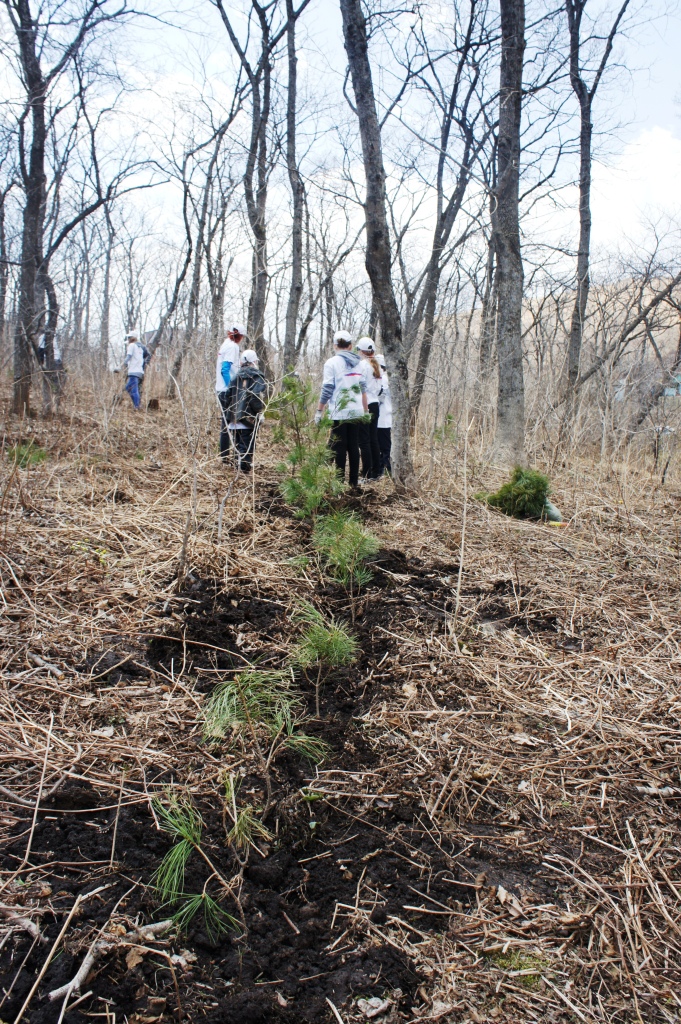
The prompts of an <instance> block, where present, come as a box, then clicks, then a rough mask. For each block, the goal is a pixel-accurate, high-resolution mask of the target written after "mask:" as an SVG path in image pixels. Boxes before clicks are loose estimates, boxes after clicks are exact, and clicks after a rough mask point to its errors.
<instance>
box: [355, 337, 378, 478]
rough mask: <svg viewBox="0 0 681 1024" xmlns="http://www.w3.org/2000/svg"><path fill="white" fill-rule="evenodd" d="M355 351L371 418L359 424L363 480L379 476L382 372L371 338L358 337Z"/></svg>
mask: <svg viewBox="0 0 681 1024" xmlns="http://www.w3.org/2000/svg"><path fill="white" fill-rule="evenodd" d="M357 352H358V354H359V357H360V359H361V360H362V362H363V364H364V368H365V371H366V377H365V380H366V396H367V403H368V409H369V414H370V416H371V419H370V420H369V421H368V422H367V423H362V424H361V425H360V434H359V450H360V452H361V453H362V474H363V476H364V480H365V481H372V480H379V479H380V477H381V449H380V448H379V445H378V415H379V412H380V397H381V392H382V390H383V374H382V373H381V367H380V366H379V365H378V362H377V361H376V355H375V350H374V343H373V341H372V340H371V338H360V339H359V341H358V342H357Z"/></svg>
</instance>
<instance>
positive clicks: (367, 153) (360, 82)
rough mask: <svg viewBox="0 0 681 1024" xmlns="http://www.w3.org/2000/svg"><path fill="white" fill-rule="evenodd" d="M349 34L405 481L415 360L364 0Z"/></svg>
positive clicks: (399, 467)
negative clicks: (397, 272)
mask: <svg viewBox="0 0 681 1024" xmlns="http://www.w3.org/2000/svg"><path fill="white" fill-rule="evenodd" d="M340 8H341V13H342V15H343V38H344V42H345V52H346V53H347V56H348V64H349V67H350V77H351V79H352V89H353V93H354V96H355V111H356V114H357V120H358V123H359V132H360V137H361V140H362V155H363V158H364V176H365V179H366V192H365V198H364V215H365V218H366V256H365V262H366V269H367V273H368V275H369V279H370V281H371V287H372V289H373V294H374V296H375V299H376V302H377V304H378V307H379V317H380V323H381V335H382V343H383V351H384V352H385V357H386V362H387V364H388V370H389V371H390V374H391V378H390V389H391V393H392V398H393V408H394V411H395V419H394V425H393V448H392V464H393V478H394V480H395V483H396V484H397V485H398V486H399V487H406V486H409V485H410V484H411V482H412V478H413V469H412V462H411V450H410V444H409V365H408V352H406V351H405V347H404V345H403V342H402V321H401V317H400V311H399V308H398V305H397V301H396V298H395V290H394V288H393V281H392V253H391V247H390V232H389V227H388V215H387V207H386V192H385V167H384V164H383V149H382V145H381V126H380V123H379V120H378V113H377V110H376V99H375V96H374V84H373V78H372V74H371V63H370V61H369V41H368V37H367V24H366V19H365V17H364V14H363V12H362V5H361V0H340Z"/></svg>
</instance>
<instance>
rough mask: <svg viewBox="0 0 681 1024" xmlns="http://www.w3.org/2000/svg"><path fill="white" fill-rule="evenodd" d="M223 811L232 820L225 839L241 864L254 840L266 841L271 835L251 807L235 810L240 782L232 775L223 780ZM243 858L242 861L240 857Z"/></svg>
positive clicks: (244, 860)
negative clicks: (233, 849)
mask: <svg viewBox="0 0 681 1024" xmlns="http://www.w3.org/2000/svg"><path fill="white" fill-rule="evenodd" d="M224 784H225V810H226V811H227V814H228V815H229V817H230V818H231V819H232V828H231V829H230V830H229V831H228V833H227V839H228V841H229V842H230V843H231V845H232V846H233V847H234V848H235V850H236V851H237V856H239V855H241V856H239V860H240V862H241V863H245V862H246V859H247V855H248V851H249V850H250V848H251V846H254V845H255V840H256V839H264V840H265V841H268V840H270V839H271V838H272V833H271V832H270V831H269V829H267V828H266V827H265V825H263V823H262V821H261V820H260V819H259V818H257V817H256V815H255V810H254V809H253V807H251V806H246V807H242V808H241V809H239V808H237V803H236V795H237V793H238V791H239V786H240V784H241V780H240V779H237V778H236V777H235V776H234V775H226V776H225V780H224ZM244 855H246V856H244ZM242 856H244V859H243V860H242V859H241V857H242Z"/></svg>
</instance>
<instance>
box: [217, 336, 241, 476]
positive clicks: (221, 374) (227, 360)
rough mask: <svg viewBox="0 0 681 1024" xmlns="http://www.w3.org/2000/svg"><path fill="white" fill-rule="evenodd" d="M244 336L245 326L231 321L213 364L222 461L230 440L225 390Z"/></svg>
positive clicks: (236, 365)
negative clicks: (218, 408) (218, 406)
mask: <svg viewBox="0 0 681 1024" xmlns="http://www.w3.org/2000/svg"><path fill="white" fill-rule="evenodd" d="M245 337H246V328H245V327H244V326H243V324H240V323H239V322H238V321H233V322H232V324H231V326H230V327H228V328H227V337H226V338H225V340H224V341H223V343H222V345H220V348H219V350H218V357H217V361H216V364H215V393H216V395H217V396H218V401H219V403H220V408H221V415H220V422H221V429H220V457H221V459H222V461H223V462H226V461H227V460H228V458H229V454H230V451H231V447H232V445H231V441H230V434H229V429H228V422H227V404H226V403H227V392H228V391H229V386H230V384H231V383H232V381H233V380H234V378H235V377H236V375H237V373H238V372H239V366H240V364H241V349H240V348H239V346H240V345H241V342H242V341H243V340H244V338H245Z"/></svg>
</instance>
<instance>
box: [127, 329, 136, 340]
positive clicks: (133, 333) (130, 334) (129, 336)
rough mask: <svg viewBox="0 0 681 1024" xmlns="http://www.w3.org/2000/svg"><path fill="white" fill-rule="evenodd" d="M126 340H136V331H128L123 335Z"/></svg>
mask: <svg viewBox="0 0 681 1024" xmlns="http://www.w3.org/2000/svg"><path fill="white" fill-rule="evenodd" d="M125 340H126V341H137V331H129V332H128V333H127V334H126V336H125Z"/></svg>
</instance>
